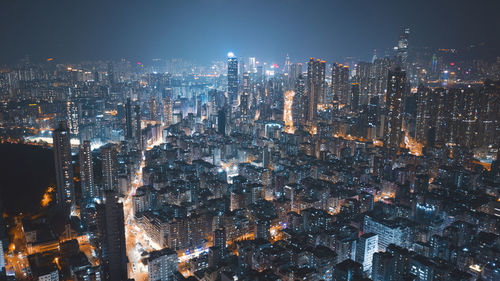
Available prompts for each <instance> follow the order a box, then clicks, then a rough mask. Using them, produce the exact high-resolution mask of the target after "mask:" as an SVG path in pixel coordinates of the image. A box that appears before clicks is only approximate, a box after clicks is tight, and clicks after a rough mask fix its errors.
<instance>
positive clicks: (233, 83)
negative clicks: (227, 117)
mask: <svg viewBox="0 0 500 281" xmlns="http://www.w3.org/2000/svg"><path fill="white" fill-rule="evenodd" d="M227 95H228V99H229V106H232V104H233V101H234V100H235V99H236V97H237V96H238V58H236V57H235V56H234V54H233V53H232V52H229V53H228V54H227Z"/></svg>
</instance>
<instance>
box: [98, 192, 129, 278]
mask: <svg viewBox="0 0 500 281" xmlns="http://www.w3.org/2000/svg"><path fill="white" fill-rule="evenodd" d="M96 208H97V228H98V232H99V235H98V237H99V241H100V259H101V265H102V268H103V276H104V280H108V281H114V280H127V255H126V248H125V226H124V214H123V204H122V203H119V202H118V196H117V194H116V193H115V192H112V191H106V192H105V195H104V202H103V204H98V205H97V206H96Z"/></svg>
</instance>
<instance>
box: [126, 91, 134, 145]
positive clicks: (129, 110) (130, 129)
mask: <svg viewBox="0 0 500 281" xmlns="http://www.w3.org/2000/svg"><path fill="white" fill-rule="evenodd" d="M133 122H134V121H133V120H132V104H131V101H130V98H127V103H126V104H125V139H127V140H132V139H133V138H134V135H133V127H134V126H133Z"/></svg>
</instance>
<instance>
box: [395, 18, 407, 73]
mask: <svg viewBox="0 0 500 281" xmlns="http://www.w3.org/2000/svg"><path fill="white" fill-rule="evenodd" d="M409 36H410V29H409V28H408V27H405V28H403V29H402V30H401V34H400V35H399V41H398V46H397V48H396V50H397V54H396V60H397V62H396V63H397V64H398V66H400V67H401V68H403V69H404V70H407V66H408V65H407V63H408V38H409Z"/></svg>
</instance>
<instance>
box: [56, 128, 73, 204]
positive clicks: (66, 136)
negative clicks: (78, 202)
mask: <svg viewBox="0 0 500 281" xmlns="http://www.w3.org/2000/svg"><path fill="white" fill-rule="evenodd" d="M53 142H54V161H55V170H56V188H57V203H58V205H59V206H60V207H63V208H65V209H68V210H69V207H71V205H72V204H73V203H74V201H75V192H74V185H73V165H72V164H71V143H70V133H69V129H68V126H67V124H66V123H65V122H61V123H59V127H58V128H57V129H55V130H54V134H53Z"/></svg>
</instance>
